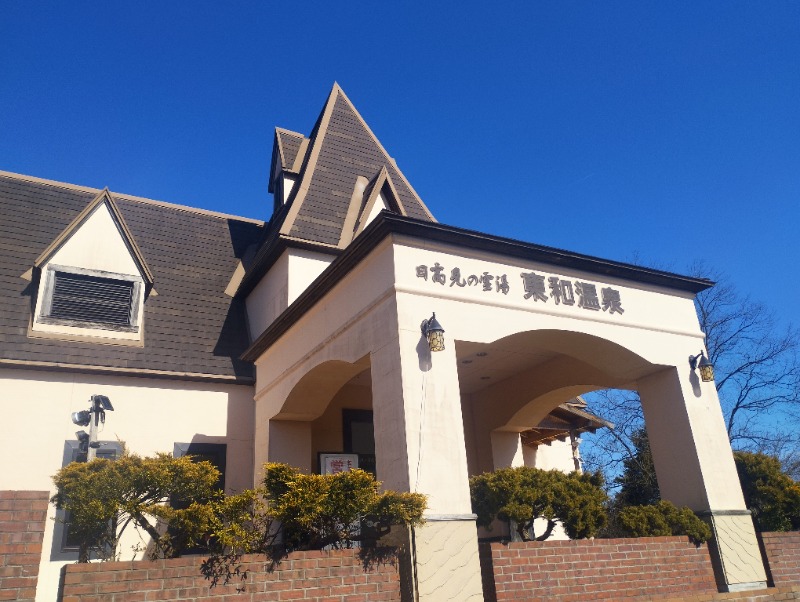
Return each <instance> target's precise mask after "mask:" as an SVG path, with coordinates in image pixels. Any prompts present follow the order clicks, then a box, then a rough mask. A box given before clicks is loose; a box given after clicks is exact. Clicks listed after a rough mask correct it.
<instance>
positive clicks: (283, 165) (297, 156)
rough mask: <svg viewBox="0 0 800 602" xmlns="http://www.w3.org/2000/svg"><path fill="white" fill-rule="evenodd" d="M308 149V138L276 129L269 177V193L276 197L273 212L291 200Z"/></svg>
mask: <svg viewBox="0 0 800 602" xmlns="http://www.w3.org/2000/svg"><path fill="white" fill-rule="evenodd" d="M307 149H308V138H306V137H305V136H303V134H298V133H297V132H291V131H289V130H285V129H283V128H275V141H274V143H273V145H272V165H271V167H270V176H269V192H271V193H272V194H273V195H274V209H273V211H275V212H277V211H278V209H280V207H281V206H283V205H285V204H286V202H287V201H288V200H289V195H290V194H291V193H292V190H293V189H294V185H295V184H296V183H297V180H298V179H299V176H300V168H301V167H302V165H303V159H304V158H305V154H306V150H307Z"/></svg>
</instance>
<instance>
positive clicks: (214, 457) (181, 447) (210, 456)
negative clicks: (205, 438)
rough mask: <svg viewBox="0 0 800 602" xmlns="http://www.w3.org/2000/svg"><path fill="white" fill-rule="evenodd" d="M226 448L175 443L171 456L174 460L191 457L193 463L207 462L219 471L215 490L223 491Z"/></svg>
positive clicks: (222, 446)
mask: <svg viewBox="0 0 800 602" xmlns="http://www.w3.org/2000/svg"><path fill="white" fill-rule="evenodd" d="M227 453H228V446H227V445H226V444H224V443H176V444H175V446H174V448H173V451H172V455H173V456H174V457H176V458H182V457H183V456H192V460H194V461H195V462H202V461H203V460H207V461H208V462H211V464H212V465H213V466H214V468H216V469H217V470H218V471H219V480H218V481H217V488H218V489H221V490H223V491H224V490H225V464H226V461H227Z"/></svg>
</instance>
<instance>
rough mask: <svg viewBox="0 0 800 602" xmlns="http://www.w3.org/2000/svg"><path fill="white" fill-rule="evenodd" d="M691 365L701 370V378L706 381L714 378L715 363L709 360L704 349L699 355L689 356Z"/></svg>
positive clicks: (694, 368) (692, 367)
mask: <svg viewBox="0 0 800 602" xmlns="http://www.w3.org/2000/svg"><path fill="white" fill-rule="evenodd" d="M689 367H690V368H691V369H692V370H696V369H699V370H700V378H701V380H702V381H703V382H704V383H710V382H711V381H712V380H714V364H712V363H711V362H709V361H708V359H707V358H706V356H705V354H704V353H703V352H702V351H700V353H698V354H697V355H690V356H689Z"/></svg>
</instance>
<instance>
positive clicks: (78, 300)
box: [49, 272, 134, 326]
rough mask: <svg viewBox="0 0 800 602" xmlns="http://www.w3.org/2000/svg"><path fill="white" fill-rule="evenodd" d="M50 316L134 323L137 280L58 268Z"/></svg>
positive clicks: (98, 322) (95, 321)
mask: <svg viewBox="0 0 800 602" xmlns="http://www.w3.org/2000/svg"><path fill="white" fill-rule="evenodd" d="M53 276H54V278H55V283H54V286H53V297H52V301H51V304H50V315H49V317H51V318H55V319H59V320H74V321H76V322H90V323H96V324H111V325H115V326H131V306H132V301H133V291H134V283H133V282H131V281H127V280H117V279H114V278H101V277H98V276H87V275H85V274H70V273H67V272H55V273H54V274H53Z"/></svg>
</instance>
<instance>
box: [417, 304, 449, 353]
mask: <svg viewBox="0 0 800 602" xmlns="http://www.w3.org/2000/svg"><path fill="white" fill-rule="evenodd" d="M420 329H421V330H422V335H423V336H424V337H425V338H426V339H427V340H428V347H429V348H430V350H431V351H444V328H442V325H441V324H439V321H438V320H437V319H436V313H435V312H434V313H433V315H432V316H431V318H430V320H423V321H422V325H421V326H420Z"/></svg>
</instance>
